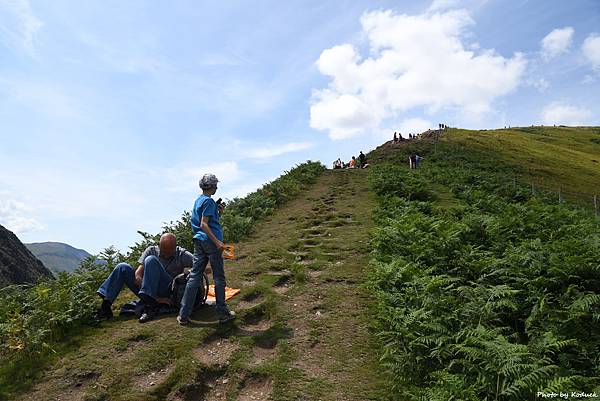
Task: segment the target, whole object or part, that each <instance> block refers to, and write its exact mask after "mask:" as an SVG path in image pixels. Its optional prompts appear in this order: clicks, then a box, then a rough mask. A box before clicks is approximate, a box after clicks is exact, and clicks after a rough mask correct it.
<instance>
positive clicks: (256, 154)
mask: <svg viewBox="0 0 600 401" xmlns="http://www.w3.org/2000/svg"><path fill="white" fill-rule="evenodd" d="M313 146H314V144H312V143H309V142H292V143H288V144H285V145H279V146H265V147H261V148H254V149H248V150H245V151H244V153H245V155H246V156H247V157H249V158H251V159H268V158H271V157H275V156H280V155H283V154H286V153H292V152H298V151H300V150H306V149H310V148H312V147H313Z"/></svg>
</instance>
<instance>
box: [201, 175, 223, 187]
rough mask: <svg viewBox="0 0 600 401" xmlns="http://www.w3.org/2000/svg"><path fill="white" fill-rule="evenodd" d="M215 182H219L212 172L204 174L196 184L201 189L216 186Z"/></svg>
mask: <svg viewBox="0 0 600 401" xmlns="http://www.w3.org/2000/svg"><path fill="white" fill-rule="evenodd" d="M217 182H219V180H218V179H217V177H216V176H215V175H214V174H204V175H203V176H202V178H200V181H199V182H198V185H199V186H200V188H201V189H209V188H216V186H217Z"/></svg>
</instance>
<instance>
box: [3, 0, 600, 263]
mask: <svg viewBox="0 0 600 401" xmlns="http://www.w3.org/2000/svg"><path fill="white" fill-rule="evenodd" d="M599 94H600V2H598V1H596V0H574V1H570V2H565V1H560V0H552V1H548V0H535V1H534V0H530V1H526V0H524V1H497V0H487V1H484V0H436V1H433V2H432V1H400V0H396V1H383V0H380V1H373V0H369V1H361V0H355V1H308V0H305V1H286V2H280V1H254V2H246V1H225V2H209V1H174V2H147V1H127V2H123V1H102V2H100V1H97V2H93V1H86V2H75V1H57V0H53V1H28V0H0V119H1V121H2V123H1V125H0V224H2V225H4V226H6V227H7V228H9V229H11V230H13V231H14V232H15V233H16V234H17V235H18V236H19V237H20V238H21V240H22V241H24V242H38V241H61V242H66V243H69V244H71V245H73V246H76V247H79V248H84V249H86V250H88V251H89V252H98V251H100V250H101V249H103V248H104V247H107V246H109V245H115V246H116V247H117V248H119V249H122V250H125V249H126V248H127V247H128V246H129V245H131V244H133V243H134V242H135V241H136V240H138V239H139V236H138V235H137V234H136V230H144V231H149V232H158V231H159V229H160V226H161V223H162V222H165V221H170V220H173V219H177V218H178V217H179V216H180V215H181V213H182V212H183V211H184V210H188V209H190V207H191V206H192V204H193V201H194V199H195V197H196V195H197V193H198V187H197V182H198V178H199V177H200V176H201V175H202V174H203V173H205V172H214V173H215V174H217V176H218V177H219V178H220V180H221V186H220V189H219V192H218V195H217V196H221V197H223V198H233V197H235V196H243V195H245V194H246V193H248V192H249V191H252V190H254V189H256V188H258V187H260V186H261V185H262V184H264V183H265V182H268V181H270V180H272V179H274V178H276V177H277V176H279V175H280V174H281V173H282V172H283V171H284V170H286V169H289V168H290V167H291V166H293V165H294V164H296V163H300V162H302V161H305V160H307V159H311V160H321V161H322V162H324V163H326V164H327V165H330V164H331V162H332V161H333V160H335V159H336V158H338V157H342V158H343V159H349V158H350V157H351V156H352V155H353V154H357V153H358V151H360V150H365V151H367V150H369V149H372V148H374V147H375V146H377V145H378V144H380V143H381V142H383V141H385V140H388V139H390V138H391V136H392V133H393V132H394V131H397V130H400V131H401V132H402V133H403V134H408V133H409V132H419V131H421V130H424V129H427V128H429V127H435V126H437V124H438V123H439V122H445V123H447V124H449V125H451V126H460V127H467V128H495V127H502V126H505V125H513V126H514V125H531V124H542V123H544V124H554V123H556V124H570V125H573V124H577V125H600V106H599V104H600V95H599Z"/></svg>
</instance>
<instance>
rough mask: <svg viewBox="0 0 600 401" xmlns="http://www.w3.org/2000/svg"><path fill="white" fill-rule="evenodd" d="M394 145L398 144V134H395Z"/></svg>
mask: <svg viewBox="0 0 600 401" xmlns="http://www.w3.org/2000/svg"><path fill="white" fill-rule="evenodd" d="M394 143H398V134H396V133H395V132H394Z"/></svg>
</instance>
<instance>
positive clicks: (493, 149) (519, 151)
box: [440, 127, 600, 203]
mask: <svg viewBox="0 0 600 401" xmlns="http://www.w3.org/2000/svg"><path fill="white" fill-rule="evenodd" d="M440 141H442V142H446V143H450V144H455V145H461V146H464V147H468V148H469V150H470V151H473V152H476V151H479V152H483V153H486V154H487V155H488V156H489V157H490V158H493V159H497V160H498V162H499V163H502V164H510V165H513V166H514V167H515V171H516V173H517V174H518V175H519V177H518V178H520V179H521V180H522V181H528V182H534V183H535V184H536V185H539V186H541V187H546V188H547V189H549V190H552V191H555V192H558V191H559V190H561V191H562V192H564V193H566V194H567V195H568V196H571V197H573V198H575V199H578V200H579V201H583V202H586V203H588V202H590V199H591V198H592V197H593V196H594V194H598V195H599V196H600V127H522V128H510V129H497V130H481V131H475V130H465V129H450V130H447V131H446V132H445V133H444V134H443V135H442V136H441V137H440Z"/></svg>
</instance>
